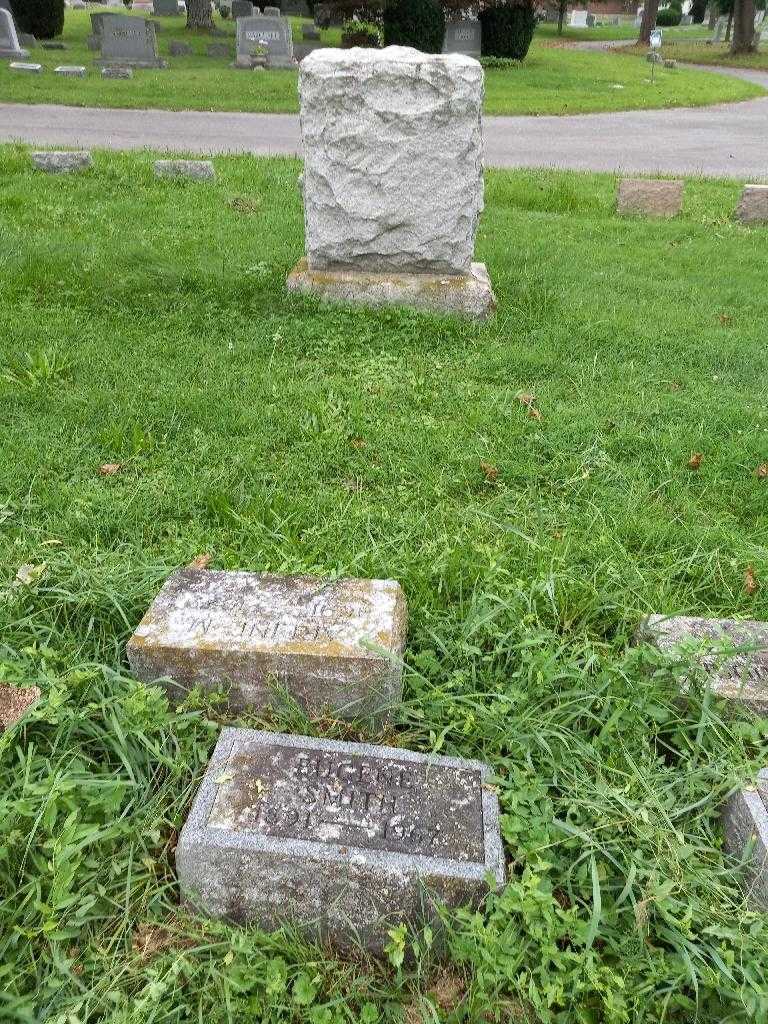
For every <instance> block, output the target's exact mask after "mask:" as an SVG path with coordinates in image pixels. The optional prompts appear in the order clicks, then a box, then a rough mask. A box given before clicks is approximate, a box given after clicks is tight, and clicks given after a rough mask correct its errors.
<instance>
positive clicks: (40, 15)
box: [12, 0, 64, 39]
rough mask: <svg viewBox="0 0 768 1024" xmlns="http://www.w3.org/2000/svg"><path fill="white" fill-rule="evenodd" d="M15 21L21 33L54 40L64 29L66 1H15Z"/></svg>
mask: <svg viewBox="0 0 768 1024" xmlns="http://www.w3.org/2000/svg"><path fill="white" fill-rule="evenodd" d="M12 13H13V19H14V21H15V22H16V27H17V28H18V29H19V31H20V32H29V33H30V35H33V36H35V38H37V39H53V37H54V36H59V35H61V32H62V29H63V28H64V0H13V5H12Z"/></svg>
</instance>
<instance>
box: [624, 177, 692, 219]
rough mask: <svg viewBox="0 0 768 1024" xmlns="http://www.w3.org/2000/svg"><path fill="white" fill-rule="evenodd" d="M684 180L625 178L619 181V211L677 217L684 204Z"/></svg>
mask: <svg viewBox="0 0 768 1024" xmlns="http://www.w3.org/2000/svg"><path fill="white" fill-rule="evenodd" d="M683 185H684V182H682V181H664V180H661V179H655V180H654V179H648V178H623V179H622V180H621V181H620V182H619V196H618V203H617V212H618V213H620V214H622V215H626V214H644V215H645V216H646V217H676V216H677V214H679V213H680V211H681V209H682V206H683Z"/></svg>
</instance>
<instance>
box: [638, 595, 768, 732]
mask: <svg viewBox="0 0 768 1024" xmlns="http://www.w3.org/2000/svg"><path fill="white" fill-rule="evenodd" d="M640 636H641V637H642V638H645V639H649V640H651V641H652V642H654V643H655V644H656V646H657V647H658V648H659V649H660V650H662V651H664V652H666V653H670V654H672V653H680V654H682V655H688V654H692V655H693V657H694V659H695V662H696V664H698V665H699V666H700V667H701V669H702V670H703V671H704V672H705V673H706V675H707V677H708V679H709V683H710V686H711V688H712V692H713V693H715V694H717V696H718V697H726V698H728V699H730V700H734V701H736V702H738V703H739V704H744V705H745V706H746V707H748V708H751V709H752V710H753V711H755V712H756V713H757V714H761V715H764V714H768V623H766V622H752V621H744V622H737V621H735V620H733V619H699V618H690V617H688V616H685V615H675V616H671V617H665V616H663V615H651V616H649V617H648V618H647V619H646V620H645V622H644V623H643V624H642V625H641V627H640Z"/></svg>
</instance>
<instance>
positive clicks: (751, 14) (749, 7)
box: [731, 0, 755, 53]
mask: <svg viewBox="0 0 768 1024" xmlns="http://www.w3.org/2000/svg"><path fill="white" fill-rule="evenodd" d="M754 51H755V0H736V2H735V3H734V5H733V42H732V43H731V53H754Z"/></svg>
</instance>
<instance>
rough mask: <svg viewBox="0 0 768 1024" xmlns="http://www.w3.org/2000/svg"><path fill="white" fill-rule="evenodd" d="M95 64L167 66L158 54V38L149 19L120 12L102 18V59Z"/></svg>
mask: <svg viewBox="0 0 768 1024" xmlns="http://www.w3.org/2000/svg"><path fill="white" fill-rule="evenodd" d="M97 63H99V64H103V65H107V64H117V65H119V66H121V67H134V68H165V67H167V66H168V65H167V63H166V61H163V60H160V58H159V57H158V55H157V38H156V36H155V26H154V25H153V24H152V22H150V21H146V20H145V19H144V18H133V17H130V16H127V15H120V14H110V15H107V16H106V17H105V18H104V20H103V21H102V26H101V60H99V61H97Z"/></svg>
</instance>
